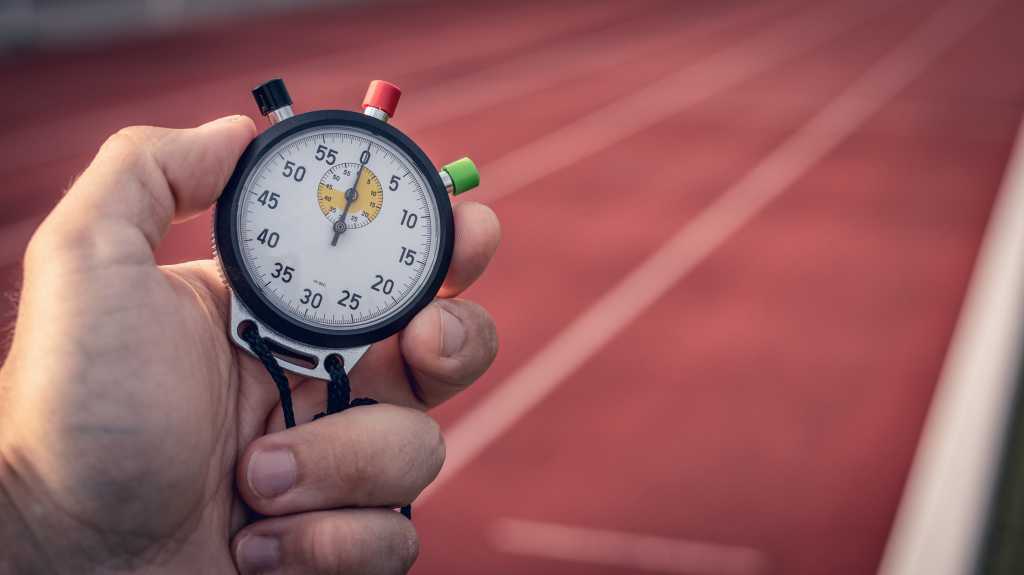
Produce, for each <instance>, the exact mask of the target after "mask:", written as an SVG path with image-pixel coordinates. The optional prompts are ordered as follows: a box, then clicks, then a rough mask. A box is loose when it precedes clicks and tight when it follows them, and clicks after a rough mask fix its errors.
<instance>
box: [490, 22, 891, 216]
mask: <svg viewBox="0 0 1024 575" xmlns="http://www.w3.org/2000/svg"><path fill="white" fill-rule="evenodd" d="M877 9H878V6H874V7H873V10H875V11H877ZM851 10H853V12H852V13H851ZM875 13H876V12H872V11H865V10H864V7H863V6H859V5H857V4H856V3H853V4H852V7H851V4H841V5H838V6H837V5H835V4H832V3H824V5H823V7H822V9H820V10H816V11H814V12H813V13H810V14H806V13H804V14H801V15H799V16H797V17H795V18H789V19H787V20H785V21H783V22H781V23H779V24H777V25H775V26H772V27H770V28H767V29H765V30H762V31H760V32H758V33H756V34H754V35H753V36H752V37H751V38H750V39H748V40H746V41H744V42H740V43H737V44H734V45H732V46H730V47H729V48H726V49H724V50H722V51H721V52H718V53H716V54H714V55H713V56H711V57H710V58H707V59H705V60H702V61H699V62H696V63H694V64H693V65H691V66H687V67H684V68H682V69H680V70H678V71H677V72H675V73H673V74H672V75H670V76H667V77H665V78H662V79H660V80H658V81H657V82H654V83H651V84H650V85H648V86H647V87H645V88H643V89H640V90H637V91H636V92H633V93H631V94H628V95H626V96H624V97H622V98H619V99H618V100H616V101H614V102H612V103H610V104H608V105H607V106H605V107H603V108H601V109H598V110H596V111H594V112H591V113H590V114H587V115H586V116H584V117H582V118H580V119H578V120H576V121H575V122H572V123H571V124H567V125H565V126H563V127H562V128H559V129H558V130H555V131H552V132H550V133H548V134H546V135H545V136H544V137H542V138H540V139H538V140H535V141H533V142H531V143H530V144H529V145H527V146H523V147H521V148H519V149H516V150H513V151H511V152H509V153H508V154H505V155H504V156H502V157H501V158H498V159H497V160H494V161H492V162H489V163H488V164H487V165H485V166H484V167H483V168H482V169H481V173H483V174H484V175H485V177H486V178H487V185H486V187H485V188H483V189H481V190H479V191H478V192H476V195H475V196H474V197H473V199H474V200H475V201H482V202H490V203H493V202H494V201H496V200H498V199H500V198H503V197H505V196H507V195H509V194H512V193H514V192H517V191H520V190H523V189H527V188H529V186H530V184H533V183H535V182H538V181H540V180H542V179H544V178H546V177H547V176H550V175H551V174H553V173H555V172H557V171H559V170H562V169H564V168H566V167H568V166H570V165H572V164H575V163H576V162H578V161H580V160H582V159H584V158H587V157H588V156H591V155H593V154H596V153H598V152H600V151H602V150H605V149H607V148H609V147H611V146H612V145H614V144H617V143H619V142H621V141H623V140H625V139H626V138H629V137H630V136H633V135H636V134H639V133H640V132H643V131H644V130H647V129H649V128H651V127H653V126H655V125H657V124H659V123H661V122H663V121H665V120H667V119H669V118H671V117H673V116H676V115H678V114H680V113H681V112H683V111H685V110H687V109H689V108H692V107H693V106H696V105H698V104H701V103H702V102H705V101H707V100H709V99H711V97H713V96H715V95H717V94H719V93H721V92H723V91H725V90H728V89H730V88H734V87H736V86H738V85H739V84H741V83H742V82H744V81H746V80H749V79H750V78H752V77H754V76H756V75H757V74H760V73H762V72H766V71H768V70H770V69H771V68H773V67H775V66H777V65H779V64H781V63H783V62H785V61H787V60H790V59H792V58H795V57H798V56H800V55H803V54H805V53H807V52H809V51H810V50H812V49H814V48H818V47H820V46H821V45H822V44H824V43H826V42H828V41H830V40H833V39H835V38H836V37H838V36H839V35H840V34H842V33H843V32H845V31H848V30H851V29H852V28H854V27H855V26H858V25H860V24H862V23H863V22H864V21H865V20H866V19H867V18H868V17H870V16H872V15H874V14H875ZM526 167H528V169H527V168H526Z"/></svg>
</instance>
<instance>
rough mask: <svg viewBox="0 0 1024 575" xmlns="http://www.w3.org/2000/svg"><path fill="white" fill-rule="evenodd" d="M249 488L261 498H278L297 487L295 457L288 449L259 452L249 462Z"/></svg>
mask: <svg viewBox="0 0 1024 575" xmlns="http://www.w3.org/2000/svg"><path fill="white" fill-rule="evenodd" d="M248 475H249V486H250V487H252V490H253V491H255V492H256V493H257V494H258V495H259V496H260V497H267V498H270V497H277V496H278V495H281V494H282V493H284V492H285V491H288V490H289V489H291V488H292V486H293V485H295V478H296V476H297V475H298V468H297V466H296V465H295V456H294V455H292V452H291V451H288V450H286V449H271V450H267V451H259V452H257V453H256V455H253V456H252V459H250V460H249V474H248Z"/></svg>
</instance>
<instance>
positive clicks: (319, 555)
mask: <svg viewBox="0 0 1024 575" xmlns="http://www.w3.org/2000/svg"><path fill="white" fill-rule="evenodd" d="M351 536H352V533H350V530H349V529H348V528H347V527H346V525H345V524H344V523H341V522H338V521H317V522H314V523H313V524H312V525H310V527H309V529H307V530H306V533H305V536H304V538H303V539H304V540H303V542H302V544H301V545H302V547H304V550H305V553H304V555H305V556H307V557H310V558H312V562H313V564H314V565H316V566H317V567H318V568H319V569H322V570H326V571H327V572H329V573H337V572H342V571H344V570H345V568H346V565H345V563H346V561H345V557H350V556H351V554H352V553H355V552H356V551H357V546H356V545H353V544H352V543H354V542H352V541H349V538H350V537H351ZM347 548H352V549H351V550H350V549H347ZM341 550H345V552H341Z"/></svg>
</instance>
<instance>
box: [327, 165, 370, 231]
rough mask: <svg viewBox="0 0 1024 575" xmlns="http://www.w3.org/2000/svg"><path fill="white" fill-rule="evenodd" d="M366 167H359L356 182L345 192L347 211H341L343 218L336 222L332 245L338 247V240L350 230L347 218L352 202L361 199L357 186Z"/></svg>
mask: <svg viewBox="0 0 1024 575" xmlns="http://www.w3.org/2000/svg"><path fill="white" fill-rule="evenodd" d="M365 167H366V165H365V164H364V165H361V166H359V171H358V172H357V173H356V181H355V182H354V183H353V184H352V187H351V188H349V189H347V190H345V209H343V210H342V211H341V216H339V217H338V221H336V222H334V228H333V229H334V237H333V238H331V245H332V246H336V245H338V238H340V237H341V234H343V233H345V230H347V229H348V224H347V223H345V217H346V216H347V215H348V210H349V208H351V207H352V202H354V201H356V199H357V198H358V197H359V193H358V192H356V186H357V185H359V178H360V177H361V176H362V175H363V168H365Z"/></svg>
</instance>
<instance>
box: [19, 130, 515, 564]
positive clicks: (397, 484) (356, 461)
mask: <svg viewBox="0 0 1024 575" xmlns="http://www.w3.org/2000/svg"><path fill="white" fill-rule="evenodd" d="M254 136H255V127H254V126H253V123H252V121H251V120H250V119H248V118H246V117H242V116H234V117H229V118H223V119H221V120H217V121H215V122H211V123H208V124H205V125H203V126H200V127H198V128H194V129H190V130H167V129H161V128H151V127H135V128H128V129H125V130H122V131H121V132H119V133H118V134H117V135H115V136H113V137H111V138H110V139H109V140H108V141H107V142H106V143H105V144H104V145H103V147H102V148H101V150H100V151H99V153H98V155H97V156H96V158H95V159H94V160H93V162H92V164H91V165H90V166H89V168H88V169H87V170H86V171H85V172H84V173H83V174H82V176H81V177H80V178H79V179H78V181H77V182H76V183H75V184H74V186H72V188H71V189H70V190H69V191H68V193H67V195H66V196H65V198H64V199H63V200H62V201H61V202H60V203H59V204H58V205H57V207H56V208H55V209H54V210H53V212H52V213H51V214H50V215H49V216H48V217H47V218H46V220H45V221H44V222H43V224H42V225H41V226H40V228H39V230H38V231H37V232H36V234H35V235H34V236H33V238H32V240H31V242H30V244H29V247H28V250H27V252H26V256H25V274H24V281H23V288H22V295H21V302H20V308H19V311H18V319H17V324H16V327H15V337H14V340H13V343H12V347H11V350H10V353H9V355H8V358H7V360H6V362H5V364H4V365H3V368H2V369H0V549H3V552H2V554H0V573H10V572H18V573H34V572H46V573H86V572H111V571H121V572H124V571H130V572H147V573H158V572H165V573H227V572H235V570H236V569H237V570H238V571H239V572H241V573H246V574H247V573H255V572H278V571H279V570H280V571H283V572H302V573H398V572H404V571H405V570H407V569H408V567H409V566H410V565H411V563H412V561H413V560H415V557H416V554H417V542H416V541H417V540H416V535H415V531H414V529H413V527H412V524H411V522H409V521H407V520H406V519H405V518H404V517H402V516H401V515H400V514H398V513H397V512H395V511H393V510H392V508H394V507H397V506H400V505H404V504H407V503H410V502H411V501H412V500H413V499H414V498H415V497H416V495H417V494H418V493H419V492H420V491H421V490H422V489H423V488H424V487H425V486H426V485H427V484H429V482H430V481H432V480H433V478H434V477H435V476H436V474H437V473H438V471H439V470H440V467H441V463H442V461H443V459H444V444H443V440H442V438H441V435H440V433H439V430H438V427H437V425H436V424H435V423H434V422H433V420H431V419H430V418H429V417H428V416H426V415H425V414H424V413H423V411H424V410H426V409H427V408H429V407H432V406H435V405H437V404H439V403H441V402H443V401H445V400H446V399H447V398H449V397H451V396H452V395H454V394H455V393H458V392H459V391H460V390H461V389H463V388H465V387H466V386H468V385H469V384H470V383H472V382H473V380H475V379H476V378H477V377H479V376H480V375H481V374H482V373H483V372H484V371H485V370H486V369H487V367H488V366H489V365H490V363H491V362H492V360H493V358H494V355H495V353H496V350H497V339H496V335H495V330H494V325H493V322H492V320H491V319H490V317H489V316H488V314H487V313H486V312H485V311H484V310H483V309H482V308H481V307H479V306H477V305H476V304H473V303H471V302H468V301H465V300H461V299H457V298H456V296H457V295H458V294H459V293H460V292H461V291H462V290H463V289H465V288H466V287H467V286H468V285H469V284H471V283H472V282H473V281H474V280H475V279H476V278H477V277H478V276H479V275H480V274H481V273H482V272H483V270H484V268H485V267H486V265H487V263H488V261H489V260H490V258H491V256H492V255H493V253H494V250H495V249H496V247H497V244H498V241H499V235H500V231H499V226H498V222H497V219H496V218H495V216H494V214H493V212H491V211H490V210H489V209H488V208H486V207H484V206H481V205H479V204H473V203H468V202H461V203H460V204H459V205H457V206H456V207H455V220H456V240H455V251H454V255H453V258H452V264H451V268H450V271H449V274H448V278H447V280H446V283H445V285H444V287H443V288H442V291H441V294H440V295H441V297H442V298H444V299H439V300H437V301H435V302H434V303H432V304H431V305H429V306H428V307H426V308H425V309H424V310H423V311H422V312H420V313H419V314H418V315H417V316H416V317H415V318H414V319H413V321H412V322H411V323H410V324H409V325H408V327H406V329H405V330H404V331H403V332H402V333H400V334H398V335H396V336H394V337H391V338H389V339H387V340H384V341H381V342H379V343H377V344H375V345H374V346H373V347H372V348H371V349H370V351H369V352H368V353H367V354H366V355H365V356H364V357H363V359H362V360H361V361H360V362H359V363H358V364H357V365H356V367H355V368H354V370H353V371H352V373H351V374H350V376H351V380H352V386H353V394H354V396H368V397H373V398H375V399H377V400H379V401H381V402H383V403H382V404H379V405H374V406H364V407H358V408H353V409H349V410H347V411H345V412H342V413H340V414H336V415H332V416H330V417H325V418H322V419H318V420H316V421H311V420H312V418H313V415H314V414H315V413H317V412H319V411H321V410H322V409H323V398H324V387H323V382H320V381H316V380H311V379H303V378H299V377H296V376H290V380H291V385H292V389H293V398H294V404H295V415H296V420H297V421H298V422H300V425H299V426H298V427H295V428H292V429H288V430H284V429H283V428H284V425H283V421H282V417H281V413H280V406H279V404H278V397H277V393H276V389H275V387H274V384H273V383H272V382H271V380H270V377H269V376H268V375H267V373H266V371H265V370H264V368H263V366H262V365H261V364H260V363H259V362H258V361H257V360H256V359H254V358H252V357H251V356H249V355H248V354H246V353H243V352H242V351H240V350H238V349H237V348H236V347H235V346H233V345H232V344H231V343H230V342H229V341H228V338H227V331H226V330H227V327H226V325H227V315H228V307H229V294H228V291H227V289H226V288H225V287H224V284H223V282H222V281H221V279H220V276H219V274H218V271H217V269H216V264H215V263H214V262H213V261H210V260H205V261H195V262H188V263H184V264H178V265H171V266H157V265H156V263H155V260H154V257H153V250H154V249H155V248H156V246H157V244H158V243H159V242H160V240H161V238H162V237H163V236H164V234H165V232H166V230H167V227H168V226H169V224H170V223H171V221H172V219H179V220H180V219H184V218H188V217H190V216H193V215H195V214H197V213H199V212H201V211H203V210H205V209H206V208H207V207H209V206H210V205H211V204H212V203H213V202H214V201H215V200H216V197H217V196H218V195H219V194H220V192H221V190H222V189H223V187H224V185H225V182H226V181H227V179H228V177H229V176H230V174H231V172H232V169H233V167H234V164H235V163H236V161H237V160H238V157H239V155H240V154H241V152H242V150H243V149H244V148H245V146H246V145H247V144H248V142H249V141H250V140H251V139H252V138H253V137H254ZM303 422H309V423H304V424H302V423H303ZM249 509H251V510H253V511H256V512H258V513H259V514H262V515H263V516H264V517H262V518H259V519H256V520H251V518H250V515H251V514H250V513H249Z"/></svg>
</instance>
